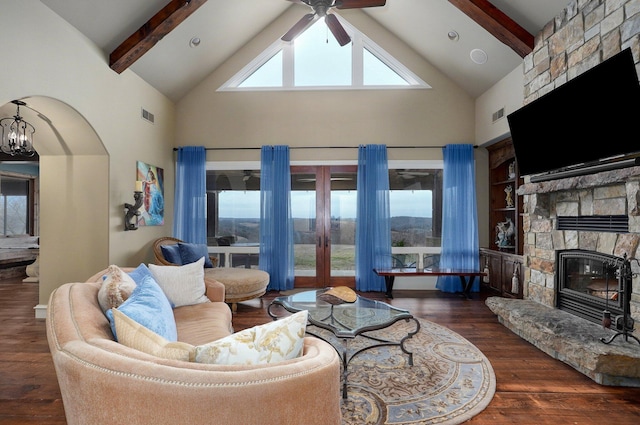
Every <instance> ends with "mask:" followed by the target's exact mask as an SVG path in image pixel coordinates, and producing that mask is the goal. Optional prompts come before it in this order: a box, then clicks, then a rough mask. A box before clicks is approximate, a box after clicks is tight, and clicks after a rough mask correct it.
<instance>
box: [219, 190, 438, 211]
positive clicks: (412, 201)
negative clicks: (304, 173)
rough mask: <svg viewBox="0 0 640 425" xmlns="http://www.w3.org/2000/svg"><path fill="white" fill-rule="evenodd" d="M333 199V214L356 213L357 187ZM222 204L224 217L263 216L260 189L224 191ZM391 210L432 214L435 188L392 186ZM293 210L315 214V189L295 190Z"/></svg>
mask: <svg viewBox="0 0 640 425" xmlns="http://www.w3.org/2000/svg"><path fill="white" fill-rule="evenodd" d="M332 201H333V205H332V206H331V215H332V216H338V215H341V216H342V218H355V217H356V192H355V191H333V192H332ZM219 208H220V209H219V216H220V217H222V218H229V217H239V218H260V191H258V190H249V191H239V190H231V191H222V192H221V193H220V207H219ZM390 212H391V217H399V216H408V217H432V211H431V191H430V190H392V191H391V192H390ZM291 213H292V216H293V218H309V217H312V216H313V215H315V192H314V191H293V192H292V194H291ZM312 214H313V215H312Z"/></svg>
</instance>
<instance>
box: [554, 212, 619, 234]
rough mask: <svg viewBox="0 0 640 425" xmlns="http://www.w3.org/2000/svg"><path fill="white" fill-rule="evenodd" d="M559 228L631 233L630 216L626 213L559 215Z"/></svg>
mask: <svg viewBox="0 0 640 425" xmlns="http://www.w3.org/2000/svg"><path fill="white" fill-rule="evenodd" d="M558 230H582V231H585V232H612V233H629V217H628V216H626V215H580V216H576V217H568V216H559V217H558Z"/></svg>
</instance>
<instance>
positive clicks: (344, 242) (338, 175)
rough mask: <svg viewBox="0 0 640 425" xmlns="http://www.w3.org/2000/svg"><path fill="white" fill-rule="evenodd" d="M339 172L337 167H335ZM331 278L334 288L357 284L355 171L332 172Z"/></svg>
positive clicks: (332, 170)
mask: <svg viewBox="0 0 640 425" xmlns="http://www.w3.org/2000/svg"><path fill="white" fill-rule="evenodd" d="M336 168H337V167H336ZM329 179H330V190H331V196H330V202H331V207H330V211H331V213H330V232H331V238H330V241H331V243H330V246H329V249H330V259H329V263H330V276H331V282H330V283H331V286H337V285H341V284H347V283H348V280H349V279H347V280H345V278H351V280H355V275H356V273H355V257H356V246H355V244H356V205H357V198H356V189H357V188H356V170H355V168H354V169H353V170H352V171H348V170H346V171H344V170H340V168H338V169H336V170H334V169H331V170H330V176H329Z"/></svg>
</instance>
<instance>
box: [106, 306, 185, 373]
mask: <svg viewBox="0 0 640 425" xmlns="http://www.w3.org/2000/svg"><path fill="white" fill-rule="evenodd" d="M111 311H112V313H113V320H114V322H115V327H116V335H118V342H119V343H120V344H123V345H126V346H127V347H131V348H134V349H136V350H138V351H142V352H144V353H147V354H151V355H153V356H156V357H161V358H163V359H171V360H183V361H185V362H188V361H192V360H193V357H194V351H195V347H194V346H193V345H191V344H187V343H185V342H179V341H176V342H171V341H169V340H167V339H165V338H163V337H162V336H160V335H158V334H157V333H155V332H153V331H152V330H150V329H148V328H146V327H144V326H142V325H141V324H139V323H138V322H136V321H135V320H133V319H132V318H130V317H129V316H127V315H126V314H124V313H123V312H121V311H120V310H117V309H115V308H114V309H113V310H111Z"/></svg>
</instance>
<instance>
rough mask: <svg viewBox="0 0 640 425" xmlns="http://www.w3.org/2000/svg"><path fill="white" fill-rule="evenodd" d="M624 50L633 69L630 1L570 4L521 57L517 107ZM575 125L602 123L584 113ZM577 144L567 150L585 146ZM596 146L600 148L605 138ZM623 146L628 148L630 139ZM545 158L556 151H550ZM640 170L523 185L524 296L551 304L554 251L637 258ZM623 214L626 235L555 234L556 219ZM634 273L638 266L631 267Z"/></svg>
mask: <svg viewBox="0 0 640 425" xmlns="http://www.w3.org/2000/svg"><path fill="white" fill-rule="evenodd" d="M627 47H630V48H631V51H632V53H633V57H634V59H635V62H636V70H637V71H638V70H640V7H639V6H638V2H637V1H634V0H617V1H605V0H571V1H569V2H568V3H567V6H566V7H565V9H564V10H563V12H562V13H561V14H559V15H558V16H556V17H555V18H554V19H553V20H551V21H550V22H549V23H548V24H547V25H546V26H545V28H544V29H543V30H542V31H541V32H540V33H539V34H537V35H536V38H535V45H534V48H533V52H532V53H531V54H529V55H527V57H526V58H525V59H524V64H523V72H524V103H525V104H526V103H529V102H530V101H533V100H535V99H537V98H538V97H540V96H542V95H544V94H546V93H548V92H549V91H551V90H553V89H555V88H556V87H558V86H560V85H562V84H564V83H565V82H566V81H568V80H570V79H572V78H573V77H575V76H577V75H580V74H581V73H583V72H584V71H586V70H588V69H590V68H592V67H594V66H595V65H597V64H599V63H601V62H602V61H604V60H605V59H607V58H610V57H611V56H614V55H615V54H617V53H618V52H620V51H621V50H623V49H625V48H627ZM588 111H589V108H588V107H585V117H584V118H585V119H584V121H583V122H580V123H567V125H585V126H593V125H606V123H599V122H598V117H597V116H590V115H589V114H588ZM579 143H583V141H579V140H567V141H566V144H567V145H566V147H567V148H569V147H570V149H569V152H570V151H571V149H587V147H586V145H584V146H580V145H579ZM597 143H607V141H606V140H602V141H598V142H597ZM629 143H630V145H631V144H632V143H634V142H633V141H632V140H629ZM549 154H550V155H553V154H560V153H553V152H549ZM639 181H640V167H630V168H624V169H620V170H613V171H603V172H599V173H592V174H588V175H583V176H578V177H569V178H563V179H558V180H549V181H546V182H539V183H532V182H530V181H526V180H525V184H524V185H523V186H522V187H521V188H520V190H519V191H518V193H519V194H520V195H523V205H524V217H523V229H524V247H523V254H524V257H525V261H526V269H525V274H526V276H525V279H524V280H525V282H524V287H523V289H524V298H526V299H530V300H534V301H536V302H539V303H542V304H544V305H547V306H551V307H555V306H556V305H557V304H556V301H557V300H556V295H555V284H556V282H555V271H556V264H555V262H556V253H557V252H558V251H562V250H568V249H580V250H585V251H593V252H596V253H602V254H606V255H613V256H616V257H623V256H624V255H625V254H626V255H627V256H628V257H629V258H638V257H640V252H638V245H639V241H640V219H639V217H640V206H639V205H638V204H639V200H638V196H639V194H638V185H639ZM594 216H622V217H627V218H628V230H625V231H616V229H610V230H609V231H589V230H584V229H583V230H559V228H558V221H559V218H561V217H594ZM633 267H634V269H633V272H634V273H637V272H638V271H640V270H638V266H637V263H634V264H633ZM639 282H640V281H639V280H638V279H637V278H634V279H633V285H632V294H631V303H630V304H631V315H632V317H633V318H634V319H635V320H636V322H637V321H638V320H640V283H639Z"/></svg>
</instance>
